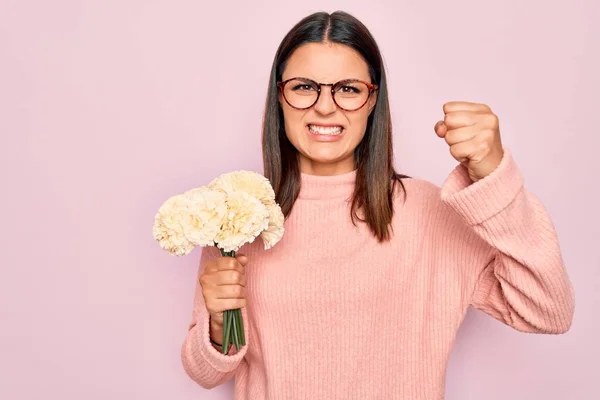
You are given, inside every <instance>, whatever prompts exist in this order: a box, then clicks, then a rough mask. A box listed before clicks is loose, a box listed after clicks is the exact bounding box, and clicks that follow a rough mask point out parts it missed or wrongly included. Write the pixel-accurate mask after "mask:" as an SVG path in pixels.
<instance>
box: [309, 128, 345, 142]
mask: <svg viewBox="0 0 600 400" xmlns="http://www.w3.org/2000/svg"><path fill="white" fill-rule="evenodd" d="M307 131H308V135H309V136H310V137H311V138H312V139H313V140H314V141H317V142H337V141H338V140H341V139H342V137H344V131H345V130H344V127H343V126H341V125H328V126H324V125H313V124H309V125H308V129H307Z"/></svg>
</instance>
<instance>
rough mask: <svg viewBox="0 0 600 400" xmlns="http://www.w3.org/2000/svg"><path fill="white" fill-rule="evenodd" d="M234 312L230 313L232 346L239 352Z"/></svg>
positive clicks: (238, 335) (238, 337)
mask: <svg viewBox="0 0 600 400" xmlns="http://www.w3.org/2000/svg"><path fill="white" fill-rule="evenodd" d="M235 314H236V313H235V311H233V312H232V313H231V326H232V327H233V334H232V336H233V345H234V346H235V349H236V350H237V351H239V350H240V340H239V339H240V334H239V332H238V329H237V317H236V315H235Z"/></svg>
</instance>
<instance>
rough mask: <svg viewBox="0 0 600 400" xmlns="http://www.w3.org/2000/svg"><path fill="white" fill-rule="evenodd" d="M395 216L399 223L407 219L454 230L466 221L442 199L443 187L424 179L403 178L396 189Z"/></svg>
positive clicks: (461, 226) (462, 225)
mask: <svg viewBox="0 0 600 400" xmlns="http://www.w3.org/2000/svg"><path fill="white" fill-rule="evenodd" d="M394 210H395V212H394V214H395V216H396V217H395V218H397V222H401V221H402V222H401V223H404V222H405V221H406V219H411V220H414V221H415V222H417V223H426V224H427V225H429V226H431V227H436V228H440V229H442V227H445V228H446V229H450V230H454V229H457V228H460V229H462V228H463V227H464V221H463V220H462V219H461V218H460V216H459V215H458V214H457V213H456V212H455V211H454V210H453V209H452V207H450V205H449V204H448V203H447V202H445V201H444V200H443V198H442V187H441V186H439V185H436V184H435V183H433V182H431V181H429V180H426V179H423V178H402V179H401V180H400V182H398V184H397V185H396V187H395V189H394Z"/></svg>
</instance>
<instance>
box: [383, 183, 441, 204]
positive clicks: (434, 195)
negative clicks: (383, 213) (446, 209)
mask: <svg viewBox="0 0 600 400" xmlns="http://www.w3.org/2000/svg"><path fill="white" fill-rule="evenodd" d="M441 192H442V188H441V186H438V185H436V184H434V183H433V182H431V181H428V180H426V179H423V178H414V177H402V178H400V179H399V180H398V181H397V182H396V185H395V189H394V199H395V201H396V202H397V201H400V202H403V201H408V200H409V199H410V200H412V201H417V202H419V203H422V202H423V201H427V202H429V201H433V202H437V203H440V204H443V203H442V196H441Z"/></svg>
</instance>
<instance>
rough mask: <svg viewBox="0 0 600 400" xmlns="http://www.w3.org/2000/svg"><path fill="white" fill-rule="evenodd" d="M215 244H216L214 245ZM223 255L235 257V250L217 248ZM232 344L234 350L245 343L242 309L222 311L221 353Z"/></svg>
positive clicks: (225, 352) (225, 351)
mask: <svg viewBox="0 0 600 400" xmlns="http://www.w3.org/2000/svg"><path fill="white" fill-rule="evenodd" d="M215 246H216V245H215ZM219 250H220V251H221V255H222V256H223V257H235V251H224V250H223V249H221V248H219ZM232 343H233V344H234V346H235V348H236V350H239V349H240V344H241V345H242V346H245V345H246V338H245V334H244V321H243V319H242V311H241V310H240V309H236V310H226V311H224V312H223V354H227V353H228V350H229V346H230V345H231V344H232Z"/></svg>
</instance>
